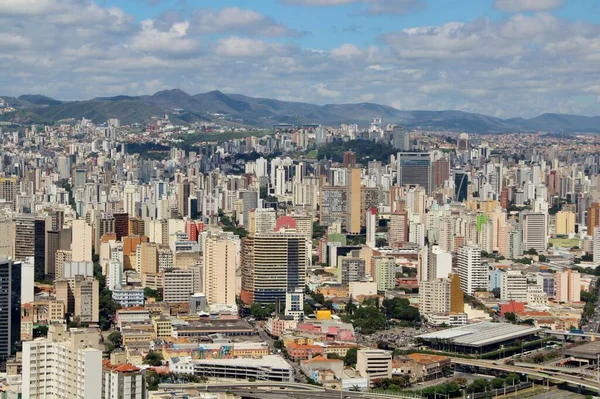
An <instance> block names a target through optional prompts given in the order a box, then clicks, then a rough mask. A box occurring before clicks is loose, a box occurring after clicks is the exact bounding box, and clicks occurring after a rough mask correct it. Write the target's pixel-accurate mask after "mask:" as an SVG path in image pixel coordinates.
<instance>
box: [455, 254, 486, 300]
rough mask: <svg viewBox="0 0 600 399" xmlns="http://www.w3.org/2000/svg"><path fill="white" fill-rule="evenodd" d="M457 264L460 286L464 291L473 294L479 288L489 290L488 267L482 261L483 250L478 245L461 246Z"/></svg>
mask: <svg viewBox="0 0 600 399" xmlns="http://www.w3.org/2000/svg"><path fill="white" fill-rule="evenodd" d="M457 264H458V275H459V277H460V288H461V290H462V291H463V292H464V293H467V294H472V293H474V292H475V291H478V290H487V287H488V279H489V277H488V267H487V265H485V264H482V263H481V250H480V249H479V248H478V247H476V246H464V247H460V248H459V249H458V261H457Z"/></svg>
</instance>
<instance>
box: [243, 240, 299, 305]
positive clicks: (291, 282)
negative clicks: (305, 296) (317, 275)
mask: <svg viewBox="0 0 600 399" xmlns="http://www.w3.org/2000/svg"><path fill="white" fill-rule="evenodd" d="M306 245H307V243H306V237H305V236H304V235H302V234H298V233H297V232H291V231H290V232H277V233H270V234H261V233H257V234H254V235H249V236H248V237H246V238H245V239H244V240H243V241H242V255H241V259H242V264H241V268H242V292H241V298H242V301H244V303H248V304H252V303H254V302H258V303H276V302H277V300H280V301H284V300H285V293H286V292H288V291H290V290H293V289H296V288H298V287H303V286H304V280H305V278H306V268H307V265H308V260H307V257H306Z"/></svg>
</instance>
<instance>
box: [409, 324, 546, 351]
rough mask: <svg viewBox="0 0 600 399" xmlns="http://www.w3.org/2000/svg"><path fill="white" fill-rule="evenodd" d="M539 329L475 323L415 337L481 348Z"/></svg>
mask: <svg viewBox="0 0 600 399" xmlns="http://www.w3.org/2000/svg"><path fill="white" fill-rule="evenodd" d="M539 331H541V329H540V328H537V327H530V326H525V325H515V324H508V323H490V322H484V323H476V324H470V325H467V326H461V327H456V328H449V329H447V330H441V331H435V332H431V333H428V334H422V335H417V338H420V339H422V340H425V341H431V340H447V341H449V342H452V343H453V344H456V345H462V346H470V347H482V346H486V345H492V344H495V343H499V342H504V341H508V340H511V339H516V338H520V337H524V336H527V335H531V334H535V333H537V332H539Z"/></svg>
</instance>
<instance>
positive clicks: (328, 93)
mask: <svg viewBox="0 0 600 399" xmlns="http://www.w3.org/2000/svg"><path fill="white" fill-rule="evenodd" d="M313 88H314V89H315V91H316V92H317V94H318V95H319V96H321V97H326V98H338V97H339V96H341V95H342V93H341V92H339V91H337V90H330V89H328V88H327V84H325V83H318V84H316V85H315V86H313Z"/></svg>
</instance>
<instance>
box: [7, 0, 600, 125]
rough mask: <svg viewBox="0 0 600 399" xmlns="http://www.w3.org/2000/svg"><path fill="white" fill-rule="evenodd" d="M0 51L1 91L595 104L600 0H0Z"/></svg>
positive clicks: (519, 105) (515, 108) (539, 106)
mask: <svg viewBox="0 0 600 399" xmlns="http://www.w3.org/2000/svg"><path fill="white" fill-rule="evenodd" d="M32 26H33V27H35V29H31V27H32ZM0 62H2V63H3V64H4V65H9V66H10V67H9V68H8V69H6V70H5V71H6V72H5V73H4V74H3V75H0V87H3V92H2V93H0V94H2V95H19V94H23V93H41V94H46V95H50V96H54V97H57V98H61V99H84V98H91V97H96V96H107V95H116V94H130V95H136V94H152V93H154V92H155V91H158V90H163V89H170V88H181V89H182V90H185V91H187V92H190V93H192V94H195V93H199V92H203V91H208V90H213V89H219V90H222V91H224V92H235V93H241V94H246V95H250V96H262V97H274V98H280V99H283V100H297V101H308V102H314V103H320V104H325V103H342V102H367V101H368V102H377V103H382V104H387V105H391V106H394V107H397V108H400V109H432V110H441V109H457V110H464V111H470V112H479V113H483V114H490V115H495V116H500V117H512V116H524V117H529V116H535V115H538V114H541V113H544V112H561V113H579V114H586V115H597V114H600V73H599V72H598V71H599V68H598V65H599V63H600V1H597V0H212V1H211V0H3V1H2V2H0Z"/></svg>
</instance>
